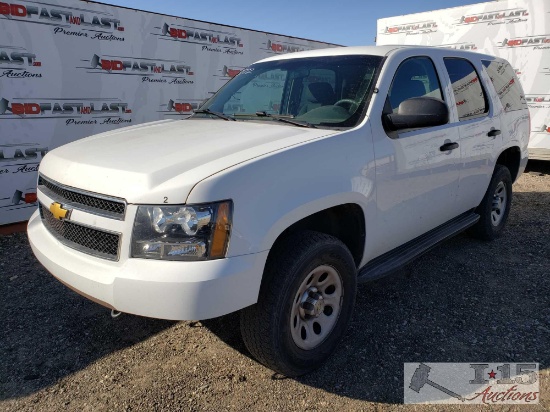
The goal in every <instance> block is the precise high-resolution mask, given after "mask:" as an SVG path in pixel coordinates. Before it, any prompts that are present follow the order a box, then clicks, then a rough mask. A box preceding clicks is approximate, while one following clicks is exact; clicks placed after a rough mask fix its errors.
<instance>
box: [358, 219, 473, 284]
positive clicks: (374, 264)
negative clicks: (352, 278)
mask: <svg viewBox="0 0 550 412" xmlns="http://www.w3.org/2000/svg"><path fill="white" fill-rule="evenodd" d="M478 220H479V215H478V214H477V213H474V212H466V213H463V214H462V215H460V216H458V217H456V218H454V219H452V220H449V221H448V222H447V223H444V224H443V225H441V226H438V227H436V228H435V229H432V230H430V231H429V232H427V233H424V234H423V235H422V236H419V237H417V238H415V239H413V240H411V241H409V242H407V243H405V244H403V245H401V246H399V247H397V248H395V249H393V250H391V251H389V252H387V253H384V254H383V255H382V256H379V257H377V258H375V259H373V260H371V261H370V262H369V263H367V264H366V265H365V266H363V267H362V268H361V269H359V273H358V277H357V281H358V282H359V283H363V282H369V281H371V280H375V279H380V278H381V277H384V276H387V275H390V274H392V273H394V272H396V271H397V270H399V269H401V268H402V267H403V266H405V265H406V264H407V263H410V262H411V261H412V260H414V259H416V258H417V257H419V256H420V255H422V254H424V253H426V252H427V251H429V250H430V249H432V248H433V247H434V246H436V245H437V244H438V243H440V242H442V241H444V240H447V239H449V238H451V237H453V236H455V235H456V234H458V233H460V232H462V231H464V230H466V229H468V228H469V227H470V226H473V225H474V224H475V223H477V221H478Z"/></svg>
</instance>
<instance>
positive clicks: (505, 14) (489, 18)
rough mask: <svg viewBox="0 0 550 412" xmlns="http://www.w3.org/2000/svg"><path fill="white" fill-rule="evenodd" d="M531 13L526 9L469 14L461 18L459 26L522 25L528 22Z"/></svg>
mask: <svg viewBox="0 0 550 412" xmlns="http://www.w3.org/2000/svg"><path fill="white" fill-rule="evenodd" d="M528 17H529V12H528V11H527V10H526V9H521V8H519V9H506V10H497V11H492V12H488V13H477V14H468V15H464V16H462V17H460V19H459V22H458V23H457V25H459V26H462V25H471V24H482V23H484V24H486V25H487V26H494V25H497V24H509V23H521V22H526V21H527V19H528Z"/></svg>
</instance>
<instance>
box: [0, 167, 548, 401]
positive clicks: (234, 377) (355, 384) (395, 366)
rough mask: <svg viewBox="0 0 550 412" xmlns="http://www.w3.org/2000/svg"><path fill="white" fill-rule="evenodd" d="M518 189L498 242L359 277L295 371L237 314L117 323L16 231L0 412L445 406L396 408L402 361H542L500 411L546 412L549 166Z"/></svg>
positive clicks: (0, 300)
mask: <svg viewBox="0 0 550 412" xmlns="http://www.w3.org/2000/svg"><path fill="white" fill-rule="evenodd" d="M514 190H515V194H514V199H513V206H512V212H511V215H510V220H509V224H508V227H507V229H506V232H505V234H504V235H503V237H502V238H501V239H499V240H498V241H495V242H492V243H484V242H480V241H476V240H472V239H470V238H468V237H467V236H466V235H459V236H457V237H455V238H454V239H452V240H450V241H448V242H446V243H445V244H442V245H440V246H438V247H437V248H435V249H434V250H433V251H431V252H430V253H428V254H426V255H424V256H423V257H422V258H420V259H419V260H417V261H415V262H414V263H412V264H410V265H409V266H407V267H406V268H405V269H404V270H403V271H402V272H401V273H399V274H397V275H394V276H391V277H388V278H385V279H382V280H379V281H376V282H373V283H369V284H364V285H361V286H360V289H359V293H358V299H357V305H356V309H355V313H354V316H353V320H352V323H351V327H350V329H349V330H348V332H347V334H346V336H345V339H344V342H343V343H342V344H341V345H340V347H339V349H338V350H337V352H336V354H335V355H334V356H332V357H331V358H330V360H329V361H328V362H327V363H326V364H324V366H323V367H321V369H319V370H318V371H316V372H314V373H313V374H310V375H308V376H305V377H301V378H299V379H286V378H282V377H280V376H277V375H274V374H273V373H272V372H271V371H270V370H268V369H266V368H265V367H263V366H262V365H260V364H258V363H256V362H255V361H254V360H252V359H251V358H250V357H249V355H248V353H247V351H246V349H245V348H244V345H243V342H242V340H241V338H240V334H239V330H238V322H239V318H238V316H237V315H236V314H231V315H228V316H224V317H221V318H217V319H212V320H208V321H203V322H169V321H162V320H155V319H147V318H142V317H138V316H131V315H126V314H123V315H122V316H120V317H119V318H116V319H112V318H111V316H110V311H109V310H108V309H105V308H103V307H101V306H98V305H96V304H95V303H92V302H90V301H88V300H86V299H85V298H82V297H80V296H79V295H77V294H75V293H74V292H72V291H70V290H69V289H67V288H66V287H65V286H63V285H62V284H61V283H59V282H58V281H56V280H55V279H54V278H53V277H52V276H51V275H49V274H48V273H47V272H46V271H45V270H44V269H43V268H42V267H41V266H40V264H39V263H38V262H37V261H36V259H35V258H34V256H33V254H32V252H31V250H30V247H29V245H28V241H27V237H26V235H25V234H24V233H21V234H14V235H9V236H3V237H0V328H1V329H0V330H1V335H0V410H3V411H31V410H32V411H38V410H39V411H59V410H66V411H98V410H116V411H148V410H170V411H172V410H249V411H256V410H259V411H273V410H284V411H290V410H301V411H303V410H310V411H314V410H329V409H330V410H354V411H355V410H373V411H393V410H405V409H406V410H434V411H435V410H442V408H441V407H440V406H435V405H432V406H408V405H403V363H404V362H420V361H423V362H526V361H536V362H540V368H541V373H540V384H541V386H540V389H541V401H540V403H539V404H538V405H534V406H531V407H521V408H519V407H517V406H512V407H510V406H508V407H502V406H501V407H498V408H495V409H498V410H522V411H524V410H526V409H528V410H541V411H542V410H550V162H530V164H529V167H528V171H527V173H525V174H524V175H523V176H522V177H521V178H520V179H519V181H518V182H516V184H515V185H514ZM445 409H446V410H447V409H448V410H472V411H473V410H480V409H481V406H479V405H478V406H475V407H474V406H470V407H467V406H464V407H461V406H455V407H449V408H445Z"/></svg>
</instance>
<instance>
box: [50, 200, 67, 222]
mask: <svg viewBox="0 0 550 412" xmlns="http://www.w3.org/2000/svg"><path fill="white" fill-rule="evenodd" d="M50 212H52V215H53V217H55V218H56V219H58V220H63V219H68V218H69V217H70V216H71V211H70V210H67V209H63V206H61V204H60V203H57V202H53V203H52V204H51V205H50Z"/></svg>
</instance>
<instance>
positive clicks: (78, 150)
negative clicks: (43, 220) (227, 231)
mask: <svg viewBox="0 0 550 412" xmlns="http://www.w3.org/2000/svg"><path fill="white" fill-rule="evenodd" d="M334 133H335V131H333V130H326V129H309V128H302V127H295V126H291V125H283V124H278V123H275V122H273V121H265V122H264V121H262V122H251V121H236V122H233V121H224V120H221V119H220V120H211V119H193V120H163V121H159V122H153V123H146V124H143V125H139V126H132V127H127V128H123V129H118V130H114V131H111V132H106V133H102V134H99V135H95V136H92V137H88V138H84V139H81V140H77V141H75V142H73V143H69V144H67V145H64V146H61V147H59V148H56V149H54V150H52V151H50V152H49V153H48V154H47V155H46V156H45V157H44V159H43V160H42V162H41V164H40V173H42V174H44V176H46V177H49V178H50V179H53V180H56V181H58V182H59V183H62V184H65V185H67V186H72V187H75V188H79V189H83V190H88V191H91V192H96V193H100V194H104V195H110V196H117V197H122V198H124V199H126V201H127V202H128V203H149V204H157V203H163V202H164V199H165V198H168V203H171V204H177V203H185V202H186V199H187V196H188V195H189V192H190V191H191V189H192V188H193V186H194V185H196V184H197V183H198V182H200V181H201V180H203V179H205V178H207V177H208V176H211V175H213V174H215V173H218V172H219V171H221V170H224V169H227V168H229V167H231V166H234V165H236V164H239V163H242V162H245V161H247V160H250V159H253V158H255V157H258V156H262V155H265V154H267V153H270V152H273V151H276V150H280V149H283V148H285V147H288V146H292V145H296V144H300V143H303V142H306V141H308V140H312V139H316V138H319V137H322V136H326V135H330V134H334ZM212 200H217V199H212Z"/></svg>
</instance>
